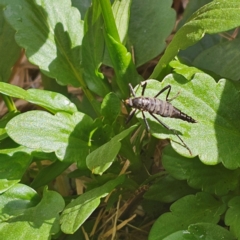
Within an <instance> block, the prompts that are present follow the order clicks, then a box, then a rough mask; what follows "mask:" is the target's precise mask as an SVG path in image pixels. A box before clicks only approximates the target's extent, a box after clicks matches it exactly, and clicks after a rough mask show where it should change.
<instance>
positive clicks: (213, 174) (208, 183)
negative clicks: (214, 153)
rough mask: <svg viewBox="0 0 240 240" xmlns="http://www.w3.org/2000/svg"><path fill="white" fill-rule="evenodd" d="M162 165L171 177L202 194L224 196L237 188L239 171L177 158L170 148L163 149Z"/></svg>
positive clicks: (196, 159)
mask: <svg viewBox="0 0 240 240" xmlns="http://www.w3.org/2000/svg"><path fill="white" fill-rule="evenodd" d="M162 163H163V166H164V168H165V169H166V171H167V172H168V173H169V174H171V176H173V177H174V178H176V179H179V180H187V182H188V184H189V186H191V187H192V188H196V189H201V190H202V191H204V192H210V193H212V194H216V195H225V194H227V193H228V192H229V191H233V190H235V189H236V188H237V186H238V182H239V175H240V171H239V169H237V170H229V169H226V168H225V167H224V166H223V165H222V164H218V165H216V166H208V165H204V164H202V163H201V162H200V161H199V159H198V158H193V159H187V158H184V157H182V156H179V155H178V154H177V153H176V152H174V151H173V150H172V149H171V148H170V147H167V148H165V149H164V154H163V158H162ZM203 176H204V177H203Z"/></svg>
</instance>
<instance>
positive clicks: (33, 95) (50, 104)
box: [0, 82, 77, 113]
mask: <svg viewBox="0 0 240 240" xmlns="http://www.w3.org/2000/svg"><path fill="white" fill-rule="evenodd" d="M0 92H1V93H2V94H5V95H7V96H10V97H14V98H20V99H24V100H26V101H28V102H31V103H34V104H37V105H39V106H41V107H43V108H46V109H47V110H48V111H50V112H52V113H57V112H59V111H63V112H68V113H74V112H76V111H77V108H76V106H75V105H74V104H73V103H72V102H70V101H69V99H68V98H67V97H65V96H63V95H62V94H60V93H55V92H50V91H46V90H40V89H29V90H27V91H25V90H24V89H22V88H20V87H17V86H14V85H11V84H7V83H3V82H0Z"/></svg>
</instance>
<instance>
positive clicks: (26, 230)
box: [0, 190, 64, 240]
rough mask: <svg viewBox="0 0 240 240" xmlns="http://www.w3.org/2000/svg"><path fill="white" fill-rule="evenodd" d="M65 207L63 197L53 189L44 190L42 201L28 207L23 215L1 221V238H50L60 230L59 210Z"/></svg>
mask: <svg viewBox="0 0 240 240" xmlns="http://www.w3.org/2000/svg"><path fill="white" fill-rule="evenodd" d="M63 208H64V201H63V198H62V197H61V196H60V195H59V194H58V193H57V192H53V191H47V190H45V191H44V194H43V198H42V200H41V202H40V203H39V204H38V205H37V206H36V207H32V208H29V209H26V210H25V212H24V214H23V215H19V216H16V217H13V218H11V219H9V220H8V221H7V222H3V223H0V238H1V239H6V240H12V239H16V236H21V237H23V239H36V240H38V239H39V240H42V239H50V238H51V235H53V234H56V233H58V232H59V230H60V229H59V212H61V211H62V210H63Z"/></svg>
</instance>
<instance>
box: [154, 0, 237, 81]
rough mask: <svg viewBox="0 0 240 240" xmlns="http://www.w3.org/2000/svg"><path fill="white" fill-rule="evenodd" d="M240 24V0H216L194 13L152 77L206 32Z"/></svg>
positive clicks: (225, 29)
mask: <svg viewBox="0 0 240 240" xmlns="http://www.w3.org/2000/svg"><path fill="white" fill-rule="evenodd" d="M239 25H240V2H239V1H238V0H229V1H225V0H215V1H212V2H211V3H209V4H206V5H205V6H203V7H202V8H200V9H199V10H198V11H197V12H196V13H194V14H193V15H192V16H191V18H190V19H189V20H188V22H187V23H185V24H184V26H183V27H182V28H180V29H179V31H178V32H177V33H176V34H175V35H174V37H173V39H172V41H171V43H170V44H169V45H168V47H167V49H166V51H165V53H164V55H163V57H162V58H161V59H160V61H159V62H158V64H157V66H156V67H155V69H154V72H153V73H152V75H151V76H150V77H151V78H157V77H158V76H159V74H160V73H161V71H162V69H163V68H164V67H165V66H166V65H167V64H168V63H169V62H170V61H171V60H172V59H173V57H174V56H176V55H177V53H178V51H179V50H180V49H186V48H187V47H189V46H191V45H193V44H195V43H197V42H198V41H199V40H201V39H202V38H203V37H204V35H205V34H206V33H208V34H214V33H219V32H224V31H228V30H230V29H233V28H236V27H238V26H239Z"/></svg>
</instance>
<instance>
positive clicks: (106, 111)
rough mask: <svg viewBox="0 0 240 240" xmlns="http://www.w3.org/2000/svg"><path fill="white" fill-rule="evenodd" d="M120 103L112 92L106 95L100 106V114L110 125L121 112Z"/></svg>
mask: <svg viewBox="0 0 240 240" xmlns="http://www.w3.org/2000/svg"><path fill="white" fill-rule="evenodd" d="M120 104H121V102H120V100H119V98H118V97H117V95H116V94H115V93H113V92H111V93H109V94H107V95H106V96H105V97H104V99H103V101H102V105H101V113H102V115H103V116H104V118H105V120H106V121H107V122H109V123H110V124H113V123H114V121H115V120H116V118H117V116H118V115H119V113H120V111H121V109H120V108H121V105H120Z"/></svg>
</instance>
